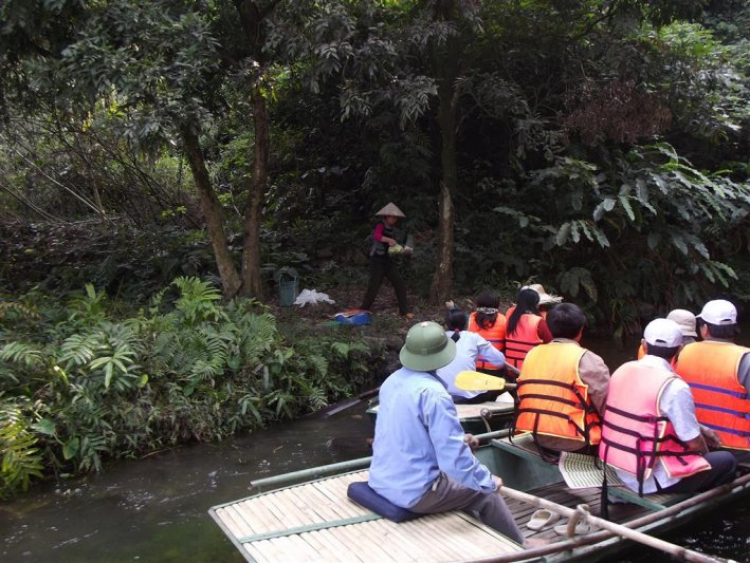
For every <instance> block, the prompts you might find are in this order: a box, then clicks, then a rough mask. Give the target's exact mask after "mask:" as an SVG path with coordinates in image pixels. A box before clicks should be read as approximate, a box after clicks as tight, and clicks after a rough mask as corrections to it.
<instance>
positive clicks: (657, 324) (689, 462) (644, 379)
mask: <svg viewBox="0 0 750 563" xmlns="http://www.w3.org/2000/svg"><path fill="white" fill-rule="evenodd" d="M682 338H683V337H682V333H681V331H680V327H679V326H677V324H676V323H675V322H674V321H670V320H667V319H656V320H653V321H651V322H650V323H649V324H648V326H647V327H646V330H645V331H644V332H643V345H644V349H645V352H646V355H645V356H644V357H643V359H641V360H638V361H634V362H627V363H626V364H624V365H622V366H620V368H619V369H617V370H616V371H615V373H614V374H612V379H611V380H610V383H609V393H608V394H607V410H606V411H605V413H604V421H603V428H602V441H601V444H600V446H599V457H601V459H603V460H604V461H605V462H606V463H607V464H609V465H610V466H612V467H614V468H615V470H616V472H617V475H618V476H619V477H620V479H621V480H622V481H623V482H624V483H625V485H626V486H627V487H628V488H630V489H631V490H633V491H638V494H640V495H641V496H642V495H644V494H650V493H657V492H659V493H688V492H696V491H705V490H708V489H711V488H713V487H716V486H718V485H722V484H724V483H728V482H730V481H731V480H732V479H733V478H734V474H735V471H736V469H737V462H736V460H735V459H734V457H733V456H732V455H731V454H730V453H727V452H720V451H718V452H709V451H708V447H707V445H706V440H708V441H709V442H710V443H712V445H713V444H714V442H715V440H716V438H715V435H714V434H713V433H712V432H711V431H710V430H708V429H706V428H702V427H701V426H700V425H699V423H698V420H697V419H696V416H695V406H694V404H693V397H692V395H691V394H690V387H688V385H687V383H685V382H684V381H683V380H682V379H681V378H680V377H679V376H678V375H677V374H675V372H674V370H673V369H672V365H671V363H670V362H671V360H672V359H673V358H674V357H675V355H677V353H678V352H679V351H680V348H681V346H682ZM692 346H694V345H691V346H690V347H688V348H687V349H686V351H687V350H688V349H690V348H692ZM636 391H637V392H636Z"/></svg>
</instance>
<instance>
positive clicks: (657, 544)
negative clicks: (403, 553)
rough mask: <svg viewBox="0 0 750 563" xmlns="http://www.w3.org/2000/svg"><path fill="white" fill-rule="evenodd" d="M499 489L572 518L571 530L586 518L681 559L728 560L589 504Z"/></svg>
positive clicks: (711, 562) (700, 561)
mask: <svg viewBox="0 0 750 563" xmlns="http://www.w3.org/2000/svg"><path fill="white" fill-rule="evenodd" d="M498 491H499V492H500V493H502V494H503V495H505V496H507V497H510V498H513V499H516V500H520V501H521V502H525V503H527V504H530V505H532V506H536V507H537V508H545V509H547V510H552V511H554V512H557V513H558V514H561V515H563V516H566V517H567V518H570V520H571V522H570V523H569V524H568V529H569V530H570V529H572V528H574V527H575V524H576V522H577V521H578V520H579V519H580V518H585V519H586V520H587V521H588V522H589V523H591V524H594V525H595V526H598V527H599V528H602V529H604V530H608V531H610V532H612V533H615V534H617V535H619V536H622V537H623V538H626V539H629V540H631V541H635V542H638V543H642V544H644V545H647V546H649V547H653V548H654V549H658V550H661V551H664V552H665V553H669V554H670V555H672V556H674V557H678V558H680V559H684V560H685V561H696V562H698V563H717V562H718V561H727V560H726V559H721V558H718V557H712V556H710V555H705V554H703V553H698V552H697V551H693V550H692V549H688V548H686V547H682V546H679V545H675V544H673V543H669V542H666V541H664V540H661V539H659V538H655V537H653V536H649V535H648V534H644V533H643V532H639V531H637V530H633V529H632V528H628V527H627V526H623V525H621V524H615V523H614V522H610V521H609V520H604V519H603V518H598V517H596V516H592V515H591V514H590V513H589V512H588V506H586V505H579V506H578V507H577V508H576V509H572V508H568V507H567V506H563V505H561V504H557V503H556V502H552V501H549V500H546V499H543V498H541V497H538V496H535V495H530V494H528V493H524V492H521V491H517V490H515V489H510V488H508V487H506V486H504V485H503V486H502V487H500V489H498Z"/></svg>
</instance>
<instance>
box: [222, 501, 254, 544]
mask: <svg viewBox="0 0 750 563" xmlns="http://www.w3.org/2000/svg"><path fill="white" fill-rule="evenodd" d="M224 514H225V515H226V516H227V518H230V519H231V520H232V522H234V524H235V526H237V528H238V530H239V532H240V535H239V536H237V537H240V538H241V537H242V536H245V535H249V534H252V533H253V529H252V527H251V526H250V525H248V524H247V522H245V519H244V518H243V517H242V515H241V514H240V513H239V512H237V508H236V507H234V506H227V507H226V508H225V509H224Z"/></svg>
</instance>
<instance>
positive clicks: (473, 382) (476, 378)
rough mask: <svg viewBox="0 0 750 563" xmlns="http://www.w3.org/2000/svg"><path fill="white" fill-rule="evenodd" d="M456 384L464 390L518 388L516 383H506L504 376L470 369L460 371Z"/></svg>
mask: <svg viewBox="0 0 750 563" xmlns="http://www.w3.org/2000/svg"><path fill="white" fill-rule="evenodd" d="M455 385H456V387H458V388H459V389H463V390H464V391H502V390H503V389H515V388H516V384H515V383H506V382H505V380H504V379H503V378H502V377H495V376H494V375H487V374H486V373H480V372H478V371H469V370H466V371H460V372H458V375H457V376H456V381H455Z"/></svg>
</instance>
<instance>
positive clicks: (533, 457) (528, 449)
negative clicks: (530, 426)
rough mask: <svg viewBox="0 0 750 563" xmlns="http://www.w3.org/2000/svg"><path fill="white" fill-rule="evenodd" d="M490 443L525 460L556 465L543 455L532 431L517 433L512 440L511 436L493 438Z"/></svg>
mask: <svg viewBox="0 0 750 563" xmlns="http://www.w3.org/2000/svg"><path fill="white" fill-rule="evenodd" d="M490 443H491V444H492V446H493V447H495V448H499V449H501V450H503V451H506V452H508V453H511V454H513V455H515V456H518V457H520V458H523V459H525V460H528V461H532V462H534V463H539V464H542V465H547V466H549V465H556V464H554V463H549V462H548V461H546V460H545V459H544V458H543V457H542V454H541V452H540V451H539V448H538V447H537V446H536V444H535V443H534V437H533V436H532V435H531V432H524V433H522V434H517V435H515V436H513V438H512V441H511V438H501V439H496V440H492V442H490Z"/></svg>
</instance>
